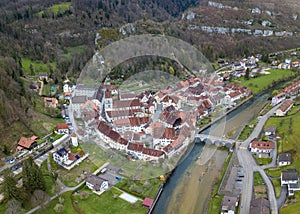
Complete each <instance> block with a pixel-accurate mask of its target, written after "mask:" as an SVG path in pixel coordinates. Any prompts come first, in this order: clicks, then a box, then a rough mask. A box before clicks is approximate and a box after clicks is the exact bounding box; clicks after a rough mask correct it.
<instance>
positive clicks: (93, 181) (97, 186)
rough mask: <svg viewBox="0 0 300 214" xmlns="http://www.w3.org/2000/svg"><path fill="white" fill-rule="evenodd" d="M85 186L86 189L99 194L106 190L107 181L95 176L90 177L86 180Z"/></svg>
mask: <svg viewBox="0 0 300 214" xmlns="http://www.w3.org/2000/svg"><path fill="white" fill-rule="evenodd" d="M85 184H86V186H87V187H88V188H90V189H91V190H93V191H95V192H100V193H101V192H104V191H105V190H107V189H108V181H106V180H103V179H102V178H100V177H98V176H96V175H90V176H89V177H88V178H87V179H86V181H85Z"/></svg>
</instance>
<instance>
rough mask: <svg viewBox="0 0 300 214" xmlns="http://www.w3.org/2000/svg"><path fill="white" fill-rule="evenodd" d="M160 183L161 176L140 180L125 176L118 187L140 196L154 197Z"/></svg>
mask: <svg viewBox="0 0 300 214" xmlns="http://www.w3.org/2000/svg"><path fill="white" fill-rule="evenodd" d="M160 185H161V181H160V180H159V178H152V179H148V180H139V181H133V180H129V179H125V178H124V179H122V180H121V181H120V182H119V183H117V184H116V187H118V188H119V189H122V190H124V191H125V192H128V193H130V194H132V195H135V196H137V197H140V198H146V197H148V198H154V197H155V195H156V193H157V191H158V188H159V186H160Z"/></svg>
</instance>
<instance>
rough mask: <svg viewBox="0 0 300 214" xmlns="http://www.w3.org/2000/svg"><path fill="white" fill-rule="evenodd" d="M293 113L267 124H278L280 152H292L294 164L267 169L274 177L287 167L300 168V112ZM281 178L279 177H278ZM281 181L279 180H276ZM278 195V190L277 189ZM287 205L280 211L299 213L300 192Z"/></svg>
mask: <svg viewBox="0 0 300 214" xmlns="http://www.w3.org/2000/svg"><path fill="white" fill-rule="evenodd" d="M292 113H293V114H292V115H289V116H286V117H271V118H270V119H269V120H268V121H267V123H266V124H265V126H276V127H277V131H276V132H277V133H278V134H280V135H281V139H280V140H279V141H278V142H279V146H278V152H279V153H280V152H290V153H291V154H292V164H291V165H289V166H285V167H281V168H275V169H269V170H266V172H267V173H268V175H271V176H273V177H279V176H280V174H281V172H282V171H283V170H285V169H287V168H294V169H297V170H298V172H299V170H300V159H299V152H300V144H299V139H300V126H299V120H300V112H299V111H297V109H295V110H292ZM278 180H279V179H278ZM276 182H279V181H276ZM274 186H275V190H276V189H278V190H279V184H276V185H274ZM276 195H277V191H276ZM290 201H292V202H291V203H290V204H289V205H288V206H287V207H284V208H282V209H281V210H280V213H284V214H285V213H297V212H298V210H299V209H300V192H299V191H298V192H295V197H294V200H290Z"/></svg>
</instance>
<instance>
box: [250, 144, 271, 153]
mask: <svg viewBox="0 0 300 214" xmlns="http://www.w3.org/2000/svg"><path fill="white" fill-rule="evenodd" d="M249 148H250V151H251V152H253V153H257V154H259V153H270V152H271V151H273V149H274V148H275V143H274V142H272V141H252V142H251V143H250V146H249Z"/></svg>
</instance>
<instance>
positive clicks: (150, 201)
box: [143, 198, 153, 207]
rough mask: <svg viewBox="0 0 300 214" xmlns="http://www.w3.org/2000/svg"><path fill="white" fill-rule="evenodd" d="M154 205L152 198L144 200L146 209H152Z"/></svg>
mask: <svg viewBox="0 0 300 214" xmlns="http://www.w3.org/2000/svg"><path fill="white" fill-rule="evenodd" d="M152 203H153V199H151V198H145V199H144V200H143V206H145V207H151V205H152Z"/></svg>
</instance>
